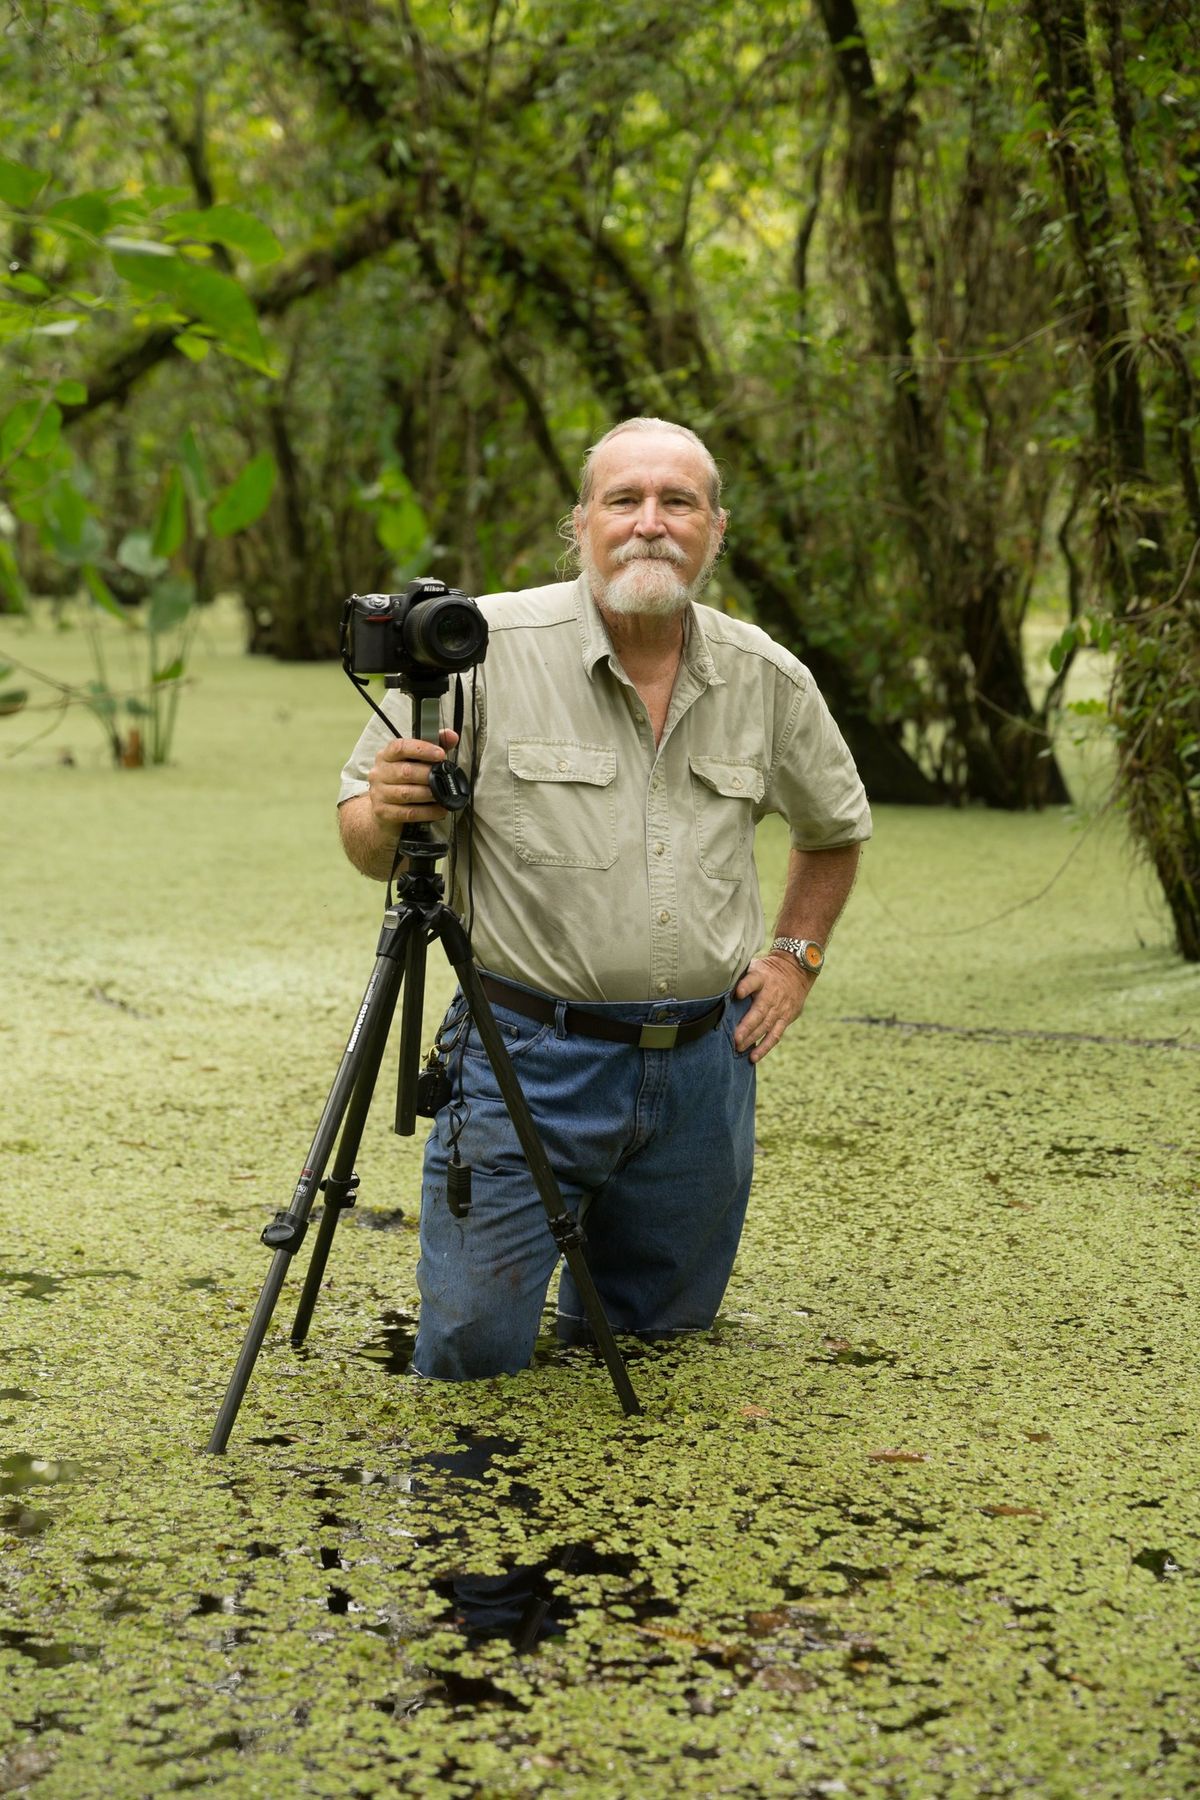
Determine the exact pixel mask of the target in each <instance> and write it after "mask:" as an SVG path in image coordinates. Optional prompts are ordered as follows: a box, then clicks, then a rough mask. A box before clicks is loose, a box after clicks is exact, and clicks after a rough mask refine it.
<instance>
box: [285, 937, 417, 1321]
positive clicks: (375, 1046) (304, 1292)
mask: <svg viewBox="0 0 1200 1800" xmlns="http://www.w3.org/2000/svg"><path fill="white" fill-rule="evenodd" d="M411 941H412V940H411V938H410V940H409V942H410V945H411ZM391 1023H392V1008H391V1007H389V1008H387V1009H386V1011H385V1010H383V1009H382V1008H381V1009H380V1012H379V1015H378V1018H377V1020H376V1021H375V1023H374V1024H373V1025H372V1027H371V1038H370V1041H369V1043H368V1044H367V1047H366V1050H365V1052H364V1054H363V1061H362V1067H361V1068H360V1069H359V1072H358V1079H357V1080H356V1081H355V1083H354V1092H353V1093H352V1094H351V1096H350V1104H349V1106H348V1107H347V1109H346V1120H345V1124H344V1125H343V1126H342V1135H341V1137H340V1138H339V1139H338V1147H337V1155H336V1156H335V1157H334V1159H333V1167H332V1169H330V1171H329V1174H328V1176H327V1177H326V1179H325V1180H324V1181H323V1182H322V1183H321V1186H322V1188H323V1189H324V1191H325V1210H324V1212H323V1213H322V1214H321V1223H320V1224H319V1225H318V1226H317V1235H316V1240H315V1242H314V1243H313V1248H312V1255H311V1256H310V1257H309V1259H308V1271H307V1273H306V1274H305V1277H304V1286H303V1288H302V1289H301V1292H300V1303H299V1305H298V1306H297V1308H296V1317H295V1319H294V1321H293V1323H292V1342H293V1344H297V1345H299V1344H302V1343H303V1342H304V1340H305V1338H306V1337H307V1336H308V1328H309V1325H310V1324H311V1322H312V1315H313V1308H314V1306H315V1305H316V1304H317V1296H318V1294H319V1293H320V1291H321V1282H322V1280H323V1279H324V1275H325V1265H326V1263H327V1262H328V1261H329V1252H330V1251H331V1250H332V1248H333V1234H334V1232H335V1231H336V1230H337V1228H338V1221H339V1219H340V1218H341V1216H342V1213H343V1212H344V1211H345V1210H346V1208H347V1207H349V1206H353V1205H354V1195H355V1190H356V1188H357V1186H358V1177H357V1176H356V1175H355V1173H354V1160H355V1158H356V1157H357V1155H358V1146H359V1144H360V1143H361V1142H362V1134H363V1128H364V1126H365V1125H366V1122H367V1113H368V1111H369V1110H370V1106H371V1097H372V1095H373V1094H374V1091H375V1081H376V1078H377V1077H378V1074H379V1065H380V1063H381V1062H382V1061H383V1053H384V1050H385V1049H386V1048H387V1040H388V1031H389V1029H390V1026H391Z"/></svg>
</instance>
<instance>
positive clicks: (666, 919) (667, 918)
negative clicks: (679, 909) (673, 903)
mask: <svg viewBox="0 0 1200 1800" xmlns="http://www.w3.org/2000/svg"><path fill="white" fill-rule="evenodd" d="M658 922H659V924H660V925H669V924H670V923H671V915H670V913H669V912H660V913H659V915H658Z"/></svg>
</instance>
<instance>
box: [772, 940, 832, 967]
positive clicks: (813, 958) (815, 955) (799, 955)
mask: <svg viewBox="0 0 1200 1800" xmlns="http://www.w3.org/2000/svg"><path fill="white" fill-rule="evenodd" d="M771 948H772V950H790V951H791V953H792V955H793V956H794V957H795V959H796V961H797V962H798V963H799V964H800V967H801V968H802V969H803V970H804V973H805V974H806V975H819V974H820V973H821V970H822V969H823V968H824V966H825V946H824V944H818V942H817V940H816V938H789V937H779V938H776V939H775V941H774V943H773V944H772V945H771Z"/></svg>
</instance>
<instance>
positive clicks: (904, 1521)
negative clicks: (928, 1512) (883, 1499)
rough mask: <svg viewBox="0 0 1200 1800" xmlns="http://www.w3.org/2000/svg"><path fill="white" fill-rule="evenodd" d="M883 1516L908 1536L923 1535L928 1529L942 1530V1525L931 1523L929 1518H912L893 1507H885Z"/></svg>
mask: <svg viewBox="0 0 1200 1800" xmlns="http://www.w3.org/2000/svg"><path fill="white" fill-rule="evenodd" d="M883 1516H884V1518H885V1519H886V1520H887V1521H888V1523H889V1524H890V1525H894V1526H895V1528H896V1530H897V1531H900V1532H903V1533H904V1534H905V1536H907V1537H923V1536H924V1535H925V1533H926V1532H928V1531H938V1530H940V1526H937V1525H931V1524H930V1523H929V1521H928V1520H927V1519H911V1518H909V1517H908V1516H907V1515H906V1514H904V1513H899V1512H895V1511H894V1510H893V1509H892V1508H891V1507H887V1508H885V1510H884V1514H883Z"/></svg>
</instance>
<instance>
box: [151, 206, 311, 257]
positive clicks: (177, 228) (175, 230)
mask: <svg viewBox="0 0 1200 1800" xmlns="http://www.w3.org/2000/svg"><path fill="white" fill-rule="evenodd" d="M166 231H167V236H168V238H170V239H171V241H172V242H178V241H179V240H181V239H184V238H191V239H194V240H198V241H199V242H200V243H202V244H224V245H225V247H226V249H229V250H237V251H240V252H241V254H242V255H243V256H244V257H245V258H246V259H247V261H248V262H252V263H255V264H256V265H257V264H261V263H269V262H274V261H275V259H276V258H277V257H279V256H282V255H283V246H282V244H281V243H280V242H279V239H278V238H277V237H276V236H275V233H274V232H273V231H272V230H270V228H269V227H268V226H266V225H264V224H263V223H262V221H261V220H260V219H256V218H254V216H253V215H252V214H251V213H248V212H243V211H242V209H241V208H240V207H238V206H210V207H208V208H206V210H205V211H203V212H182V213H176V214H175V215H174V217H173V218H171V219H168V220H167V225H166Z"/></svg>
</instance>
